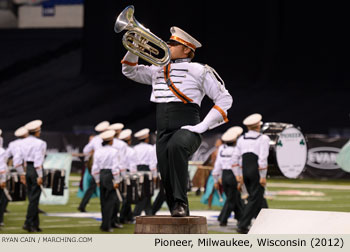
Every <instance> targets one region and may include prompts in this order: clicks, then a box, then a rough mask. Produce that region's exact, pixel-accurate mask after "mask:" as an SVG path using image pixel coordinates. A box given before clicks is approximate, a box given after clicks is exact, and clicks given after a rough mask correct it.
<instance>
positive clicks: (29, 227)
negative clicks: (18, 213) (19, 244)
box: [22, 224, 37, 233]
mask: <svg viewBox="0 0 350 252" xmlns="http://www.w3.org/2000/svg"><path fill="white" fill-rule="evenodd" d="M22 228H23V229H24V230H27V231H28V232H29V233H34V232H37V229H36V228H35V227H33V226H27V225H26V224H24V225H23V227H22Z"/></svg>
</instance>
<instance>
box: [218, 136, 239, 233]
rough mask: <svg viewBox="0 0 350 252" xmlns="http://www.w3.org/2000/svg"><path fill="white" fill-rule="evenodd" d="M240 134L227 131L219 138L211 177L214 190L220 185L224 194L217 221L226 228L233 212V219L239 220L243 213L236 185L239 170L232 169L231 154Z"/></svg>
mask: <svg viewBox="0 0 350 252" xmlns="http://www.w3.org/2000/svg"><path fill="white" fill-rule="evenodd" d="M238 134H240V133H239V132H236V131H234V130H230V129H229V130H227V131H226V132H225V133H224V134H223V135H222V137H221V140H222V141H223V144H222V145H221V146H220V147H219V150H218V153H217V157H216V161H215V164H214V169H213V171H212V175H213V177H214V179H215V182H216V183H215V185H214V187H215V189H216V190H218V189H219V183H220V184H222V186H223V189H224V192H225V194H226V202H225V205H224V206H223V208H222V210H221V212H220V216H219V221H220V226H226V225H227V220H228V218H229V217H230V215H231V212H232V211H233V212H234V213H235V219H236V220H237V221H239V220H240V217H241V216H242V212H243V201H242V199H241V193H240V192H239V190H238V183H237V181H240V177H241V169H240V167H239V166H238V165H236V166H234V167H232V160H233V154H234V151H235V143H236V140H237V136H238Z"/></svg>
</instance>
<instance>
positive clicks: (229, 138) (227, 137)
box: [221, 130, 238, 142]
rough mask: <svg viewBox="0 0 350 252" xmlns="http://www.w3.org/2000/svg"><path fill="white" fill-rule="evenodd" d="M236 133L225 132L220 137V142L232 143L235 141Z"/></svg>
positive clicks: (231, 131)
mask: <svg viewBox="0 0 350 252" xmlns="http://www.w3.org/2000/svg"><path fill="white" fill-rule="evenodd" d="M237 136H238V135H237V132H235V131H233V130H227V131H226V132H225V133H224V134H223V135H222V136H221V140H222V141H223V142H234V141H235V140H236V139H237Z"/></svg>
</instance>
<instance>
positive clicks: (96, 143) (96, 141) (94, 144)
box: [83, 135, 103, 154]
mask: <svg viewBox="0 0 350 252" xmlns="http://www.w3.org/2000/svg"><path fill="white" fill-rule="evenodd" d="M102 142H103V140H102V138H101V137H100V136H98V135H97V136H94V137H93V138H92V139H91V141H90V142H89V143H88V144H87V145H85V147H84V149H83V153H84V154H89V153H90V152H91V151H96V150H97V149H99V148H101V147H102Z"/></svg>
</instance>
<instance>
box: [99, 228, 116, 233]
mask: <svg viewBox="0 0 350 252" xmlns="http://www.w3.org/2000/svg"><path fill="white" fill-rule="evenodd" d="M100 229H101V231H103V232H108V233H113V232H114V230H113V228H100Z"/></svg>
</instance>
